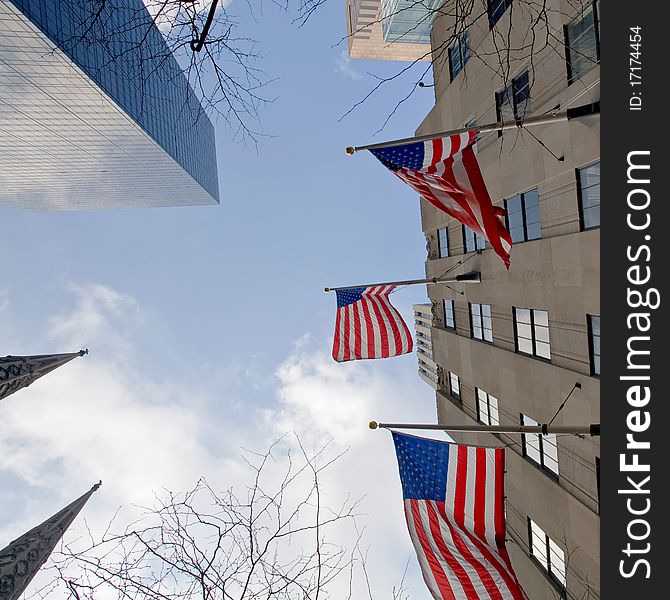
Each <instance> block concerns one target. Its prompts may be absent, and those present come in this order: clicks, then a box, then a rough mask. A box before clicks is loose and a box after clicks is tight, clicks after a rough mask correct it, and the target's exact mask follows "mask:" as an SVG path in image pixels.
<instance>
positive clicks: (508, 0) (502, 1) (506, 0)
mask: <svg viewBox="0 0 670 600" xmlns="http://www.w3.org/2000/svg"><path fill="white" fill-rule="evenodd" d="M495 1H496V0H488V2H487V6H486V12H487V14H488V17H489V29H493V28H494V27H495V26H496V24H497V23H498V21H500V19H502V18H503V16H504V15H505V13H506V12H507V9H508V8H509V7H510V6H512V1H513V0H500V1H499V2H498V4H505V5H506V6H505V8H504V9H503V11H502V12H501V13H500V16H499V17H498V18H497V19H496V20H495V21H494V20H493V11H492V10H491V8H492V5H493V3H494V2H495Z"/></svg>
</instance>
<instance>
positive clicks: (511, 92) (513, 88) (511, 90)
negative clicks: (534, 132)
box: [495, 68, 531, 137]
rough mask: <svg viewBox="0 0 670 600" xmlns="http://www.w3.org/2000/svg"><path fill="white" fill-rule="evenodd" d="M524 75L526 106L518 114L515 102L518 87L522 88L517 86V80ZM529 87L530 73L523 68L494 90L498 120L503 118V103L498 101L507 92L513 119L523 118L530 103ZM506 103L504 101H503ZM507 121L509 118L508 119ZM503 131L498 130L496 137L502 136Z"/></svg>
mask: <svg viewBox="0 0 670 600" xmlns="http://www.w3.org/2000/svg"><path fill="white" fill-rule="evenodd" d="M523 77H526V78H527V79H528V86H527V87H528V93H527V94H528V95H527V96H526V97H525V98H524V99H525V100H527V102H526V106H525V108H524V112H523V114H522V115H520V114H519V106H518V102H517V93H518V92H519V91H520V89H523V88H518V81H519V79H521V78H523ZM530 89H531V81H530V74H529V73H528V68H524V69H522V70H521V71H519V72H518V73H517V75H516V76H514V77H512V79H511V81H510V82H509V83H508V84H507V85H506V86H505V87H503V88H502V89H501V90H498V91H497V92H495V103H496V117H497V120H498V121H504V120H505V119H503V114H502V110H501V109H502V106H503V103H501V102H500V98H501V97H502V96H503V94H507V95H508V97H509V98H511V104H512V118H513V119H514V120H515V121H518V120H519V119H523V118H524V117H525V116H526V114H527V113H528V111H529V109H528V106H529V104H530V98H531V96H530ZM505 104H506V103H505ZM508 121H509V119H508ZM502 135H503V132H502V130H499V131H498V137H502Z"/></svg>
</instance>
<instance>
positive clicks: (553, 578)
mask: <svg viewBox="0 0 670 600" xmlns="http://www.w3.org/2000/svg"><path fill="white" fill-rule="evenodd" d="M527 518H528V555H529V557H530V559H531V561H533V562H534V563H535V564H536V566H538V567H539V568H540V570H541V571H542V573H543V575H544V576H545V577H546V578H547V579H548V580H549V582H550V583H551V584H552V585H553V586H554V587H555V588H556V590H557V591H558V592H559V593H560V597H561V598H566V597H567V591H568V589H567V586H566V584H567V575H568V573H567V571H568V570H567V565H566V562H565V551H564V550H563V548H561V547H560V546H559V545H558V544H557V543H556V542H555V541H554V540H553V539H551V537H549V534H548V533H547V532H546V531H545V530H544V529H542V527H540V525H539V524H538V523H537V522H536V521H534V520H533V519H531V518H530V516H528V517H527ZM533 525H535V527H537V529H539V530H540V531H541V532H542V534H543V535H544V540H543V542H544V551H545V553H546V555H545V557H542V556H541V555H540V556H538V555H537V554H535V553H534V552H533V551H534V549H535V544H534V538H533ZM538 537H539V534H538ZM551 544H554V546H556V547H557V548H558V549H559V550H560V551H561V552H562V554H563V556H562V557H561V561H562V562H563V578H564V579H565V582H562V581H561V579H560V578H559V577H558V576H557V575H556V574H555V573H554V570H557V571H558V569H556V568H555V567H554V565H553V564H552V563H553V561H552V560H551V557H552V548H551ZM538 546H539V544H538ZM540 559H543V560H544V561H545V562H542V561H541V560H540Z"/></svg>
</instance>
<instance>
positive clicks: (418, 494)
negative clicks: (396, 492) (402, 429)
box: [392, 431, 455, 502]
mask: <svg viewBox="0 0 670 600" xmlns="http://www.w3.org/2000/svg"><path fill="white" fill-rule="evenodd" d="M392 433H393V442H394V443H395V452H396V456H397V457H398V468H399V470H400V481H401V482H402V495H403V498H404V499H405V500H408V499H410V498H414V499H417V500H436V501H438V502H444V501H445V498H446V489H447V468H448V465H449V449H450V447H451V446H450V444H448V443H446V442H440V441H438V440H429V439H426V438H420V437H416V436H413V435H405V434H402V433H396V432H395V431H394V432H392ZM454 450H455V447H454Z"/></svg>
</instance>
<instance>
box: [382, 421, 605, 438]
mask: <svg viewBox="0 0 670 600" xmlns="http://www.w3.org/2000/svg"><path fill="white" fill-rule="evenodd" d="M369 426H370V429H377V428H380V429H426V430H433V431H462V432H467V433H541V434H544V435H546V434H548V433H568V434H574V435H581V434H584V435H591V436H599V435H600V423H592V424H590V425H547V424H546V423H544V424H539V425H440V424H437V425H436V424H426V423H424V424H420V423H377V421H370V425H369Z"/></svg>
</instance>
